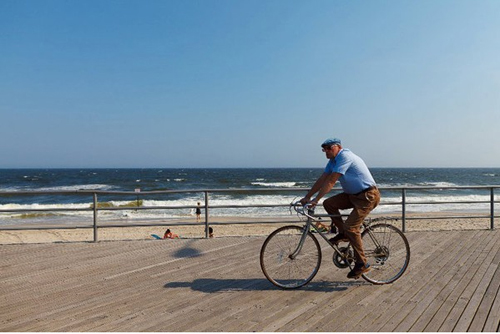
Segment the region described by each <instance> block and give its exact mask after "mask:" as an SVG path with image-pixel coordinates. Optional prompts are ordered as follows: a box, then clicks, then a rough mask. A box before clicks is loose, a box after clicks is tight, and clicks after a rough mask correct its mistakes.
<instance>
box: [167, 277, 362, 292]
mask: <svg viewBox="0 0 500 334" xmlns="http://www.w3.org/2000/svg"><path fill="white" fill-rule="evenodd" d="M367 284H368V283H367V282H364V281H353V282H331V281H313V282H310V283H309V284H307V285H306V286H304V287H302V288H300V289H297V290H289V291H313V292H335V291H344V290H347V289H348V288H351V287H355V286H362V285H367ZM163 287H164V288H165V289H171V288H173V289H175V288H191V290H194V291H199V292H204V293H220V292H238V291H272V290H281V289H280V288H278V287H276V286H274V285H273V284H271V282H269V281H268V280H267V279H264V278H253V279H215V278H199V279H195V280H194V281H192V282H170V283H166V284H165V285H164V286H163Z"/></svg>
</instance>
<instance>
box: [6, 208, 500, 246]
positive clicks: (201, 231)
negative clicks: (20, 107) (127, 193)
mask: <svg viewBox="0 0 500 334" xmlns="http://www.w3.org/2000/svg"><path fill="white" fill-rule="evenodd" d="M478 215H481V216H484V214H477V213H475V214H471V213H462V214H460V216H478ZM443 216H457V214H456V213H454V214H451V213H448V214H446V213H432V214H430V213H427V214H422V213H419V214H408V215H407V218H412V217H433V219H418V220H411V219H408V220H407V222H406V231H407V232H410V231H428V230H468V229H488V228H489V227H490V219H489V218H475V219H473V218H451V219H435V217H443ZM210 220H211V222H212V223H213V225H211V226H212V228H213V229H214V234H215V237H216V238H217V237H224V236H255V235H263V236H264V235H268V234H269V233H271V232H272V231H274V230H275V229H276V228H278V227H279V226H283V225H289V224H290V223H291V222H295V223H298V219H297V217H295V216H290V217H280V218H241V217H211V218H210ZM496 220H497V221H500V219H498V218H496ZM250 221H252V222H255V223H254V224H246V223H244V224H242V222H250ZM238 222H239V224H234V223H238ZM270 222H275V223H270ZM323 222H325V223H327V222H328V219H327V218H326V219H324V220H323ZM159 223H162V222H159ZM163 223H166V222H163ZM178 223H180V222H179V221H171V222H169V224H170V225H169V226H141V227H103V228H99V229H98V240H99V241H105V240H147V239H150V240H154V238H153V237H152V236H151V234H156V235H158V236H160V237H162V236H163V234H164V232H165V230H166V229H167V228H170V230H171V231H172V232H173V233H176V234H178V235H179V236H180V237H181V238H204V237H205V226H204V225H195V226H193V225H188V226H177V225H174V224H178ZM187 223H189V224H192V223H194V221H189V222H187ZM231 223H233V224H231ZM391 223H392V224H394V225H396V226H398V227H400V228H401V220H399V221H397V222H391ZM202 224H203V223H202ZM498 224H500V222H498V223H497V225H498ZM93 233H94V232H93V229H92V228H87V229H82V228H78V229H48V230H9V231H5V230H4V231H0V244H19V243H20V244H23V243H48V242H49V243H50V242H89V241H93Z"/></svg>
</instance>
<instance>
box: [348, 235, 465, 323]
mask: <svg viewBox="0 0 500 334" xmlns="http://www.w3.org/2000/svg"><path fill="white" fill-rule="evenodd" d="M453 236H454V238H451V237H450V238H448V239H446V240H448V241H450V242H449V243H445V244H442V245H441V246H440V247H432V245H429V246H428V250H429V249H433V250H434V251H433V252H432V253H431V254H432V256H431V257H429V258H428V262H427V264H426V265H425V266H423V268H422V269H421V270H419V271H412V276H411V277H410V278H411V280H410V281H409V282H405V284H407V287H408V290H406V293H405V294H403V295H401V297H400V298H399V299H396V300H394V299H390V300H387V301H386V302H385V303H384V304H385V305H384V306H385V307H384V309H385V310H386V311H385V312H378V317H377V310H375V315H374V316H373V318H372V321H371V322H370V321H366V322H365V323H364V324H361V323H360V324H359V325H358V326H363V328H364V330H368V329H370V330H373V331H383V328H391V329H388V330H393V329H394V328H395V327H396V326H397V325H398V324H399V323H400V322H401V321H402V320H403V319H404V318H405V317H406V316H407V315H408V314H409V313H410V312H411V311H412V310H413V308H414V307H415V306H416V305H417V304H418V300H419V298H420V297H422V296H424V295H425V291H426V289H428V288H429V286H431V285H432V284H433V283H434V282H436V281H438V280H439V278H440V277H441V275H442V268H443V266H444V265H446V261H450V260H452V259H454V258H455V256H456V254H459V253H462V250H463V249H464V247H465V246H464V243H463V242H460V240H461V239H462V238H463V234H460V233H454V234H453ZM428 250H427V252H428ZM436 259H440V261H436ZM379 309H380V308H379ZM358 326H356V327H355V329H354V330H360V331H361V330H363V329H358V328H357V327H358Z"/></svg>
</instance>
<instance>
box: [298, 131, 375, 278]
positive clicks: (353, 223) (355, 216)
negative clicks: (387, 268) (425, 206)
mask: <svg viewBox="0 0 500 334" xmlns="http://www.w3.org/2000/svg"><path fill="white" fill-rule="evenodd" d="M321 147H322V148H323V152H325V154H326V158H327V159H329V161H328V164H327V165H326V167H325V170H324V172H323V174H322V175H321V176H320V177H319V178H318V180H317V181H316V182H315V183H314V185H313V186H312V188H311V189H310V190H309V192H308V193H307V195H306V196H305V197H304V198H303V199H301V200H300V202H301V203H302V205H305V204H307V203H309V204H310V205H311V206H313V207H314V206H316V205H317V204H318V202H319V200H320V199H321V198H323V196H325V195H326V194H327V193H328V192H330V190H332V188H333V186H334V185H335V183H336V182H337V181H340V184H341V186H342V190H343V192H342V193H340V194H338V195H335V196H332V197H330V198H328V199H326V200H325V201H324V202H323V207H324V208H325V210H326V212H328V214H330V215H334V217H332V218H331V219H332V231H334V228H333V226H334V225H335V226H336V227H337V229H338V232H339V233H338V234H337V235H336V236H335V237H334V238H332V239H330V242H332V243H335V244H336V243H339V242H341V241H349V242H350V243H351V245H352V247H353V249H354V253H355V258H356V264H355V265H354V268H353V269H352V270H351V271H350V272H349V274H347V277H348V278H355V279H356V278H359V277H360V276H361V275H362V274H364V273H366V272H368V271H369V270H370V265H369V264H368V263H367V260H366V257H365V254H364V250H363V243H362V241H361V225H362V224H363V220H364V219H365V218H366V216H368V214H369V213H370V212H371V211H372V210H373V209H375V207H377V205H378V204H379V202H380V192H379V190H378V189H377V185H376V183H375V180H374V179H373V176H372V174H371V173H370V171H369V169H368V167H367V166H366V164H365V162H364V161H363V160H362V159H361V158H360V157H358V156H357V155H355V154H354V153H352V152H351V151H350V150H349V149H344V148H342V143H341V141H340V139H338V138H329V139H327V140H325V141H324V142H323V144H321ZM315 193H318V194H317V195H316V197H315V198H314V199H313V200H311V197H312V196H313V195H314V194H315ZM346 209H353V210H352V211H351V213H350V214H349V217H348V218H347V220H346V221H345V223H344V221H343V220H342V217H341V216H340V211H339V210H346Z"/></svg>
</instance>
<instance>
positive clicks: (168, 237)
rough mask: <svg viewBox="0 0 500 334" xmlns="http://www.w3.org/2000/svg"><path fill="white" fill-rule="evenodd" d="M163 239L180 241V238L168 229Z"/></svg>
mask: <svg viewBox="0 0 500 334" xmlns="http://www.w3.org/2000/svg"><path fill="white" fill-rule="evenodd" d="M163 239H179V236H178V235H177V234H175V233H172V231H170V229H167V230H166V231H165V234H164V235H163Z"/></svg>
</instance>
